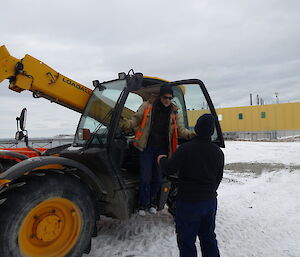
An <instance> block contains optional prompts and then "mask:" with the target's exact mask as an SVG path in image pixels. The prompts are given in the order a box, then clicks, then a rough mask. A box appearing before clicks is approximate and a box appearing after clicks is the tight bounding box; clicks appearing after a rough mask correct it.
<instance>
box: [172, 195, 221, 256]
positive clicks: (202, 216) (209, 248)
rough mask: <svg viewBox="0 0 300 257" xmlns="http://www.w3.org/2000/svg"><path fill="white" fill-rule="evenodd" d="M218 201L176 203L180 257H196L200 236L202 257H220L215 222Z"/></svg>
mask: <svg viewBox="0 0 300 257" xmlns="http://www.w3.org/2000/svg"><path fill="white" fill-rule="evenodd" d="M216 212H217V199H211V200H205V201H199V202H183V201H180V200H178V201H177V203H176V215H175V222H176V233H177V244H178V248H179V252H180V257H196V256H197V248H196V246H195V242H196V238H197V236H198V238H199V241H200V246H201V252H202V257H219V256H220V253H219V249H218V244H217V240H216V234H215V232H214V230H215V220H216Z"/></svg>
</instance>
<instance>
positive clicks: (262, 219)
mask: <svg viewBox="0 0 300 257" xmlns="http://www.w3.org/2000/svg"><path fill="white" fill-rule="evenodd" d="M224 153H225V158H226V170H225V173H224V179H223V181H222V183H221V185H220V188H219V190H218V193H219V197H218V203H219V208H218V214H217V222H216V223H217V224H216V233H217V239H218V242H219V248H220V251H221V256H223V257H248V256H249V257H250V256H251V257H282V256H287V257H288V256H290V257H299V256H300V215H299V214H300V185H299V184H300V142H288V143H286V142H234V141H230V142H226V149H224ZM197 247H198V250H199V244H198V242H197ZM198 253H199V256H201V254H200V251H198ZM85 256H86V257H96V256H97V257H100V256H101V257H113V256H117V257H156V256H159V257H160V256H161V257H169V256H178V250H177V245H176V236H175V231H174V223H173V219H172V217H171V216H170V215H169V214H168V212H167V210H163V211H162V212H160V213H159V214H157V215H151V214H147V215H146V217H139V216H137V215H134V216H133V217H132V218H131V219H130V220H128V221H117V220H112V219H110V218H105V217H104V218H103V219H102V220H101V222H100V223H99V235H98V236H97V237H96V238H94V239H93V241H92V249H91V252H90V254H89V255H85Z"/></svg>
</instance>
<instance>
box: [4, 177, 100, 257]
mask: <svg viewBox="0 0 300 257" xmlns="http://www.w3.org/2000/svg"><path fill="white" fill-rule="evenodd" d="M25 182H26V184H24V183H20V184H19V186H17V184H16V185H15V186H11V187H10V189H9V190H8V191H7V192H5V193H4V194H1V195H0V203H1V198H2V199H4V198H6V201H5V202H4V203H3V204H2V205H0V256H1V257H2V256H3V257H21V256H26V257H32V256H34V257H37V256H47V257H61V256H68V257H78V256H82V254H83V253H85V252H86V250H87V249H89V247H90V243H91V236H92V233H93V230H94V225H95V206H94V202H93V198H92V196H91V193H90V190H89V189H88V188H87V187H86V186H85V185H83V184H82V182H81V181H80V180H79V179H77V178H75V177H73V176H67V175H65V174H47V175H44V176H31V177H28V178H27V179H26V180H25ZM22 184H23V185H22ZM57 199H58V200H57ZM2 201H3V200H2ZM56 201H57V202H56ZM52 202H54V206H56V207H55V209H54V210H51V211H50V212H51V213H52V214H49V213H50V212H49V210H48V209H49V208H52V206H51V204H52ZM65 202H66V203H70V204H71V205H70V206H71V207H72V210H71V211H70V212H71V214H72V216H76V217H75V218H72V216H71V218H69V219H68V218H66V220H63V219H62V220H63V221H62V220H59V218H57V217H60V216H59V215H61V214H62V213H63V211H64V206H63V208H62V210H60V209H59V208H60V207H59V204H60V203H63V204H64V203H65ZM45 203H46V204H48V205H47V206H46V207H44V209H41V210H39V213H40V216H38V217H37V216H34V217H32V215H33V214H34V212H35V211H38V210H37V209H38V208H41V207H40V206H43V204H45ZM49 203H50V205H49ZM56 203H57V205H56ZM49 206H50V207H49ZM57 206H58V207H57ZM66 206H67V205H66ZM45 208H46V209H45ZM47 208H48V209H47ZM46 210H47V212H46ZM45 213H46V214H45ZM45 215H46V216H45ZM47 215H48V216H47ZM56 215H58V216H56ZM68 215H69V214H68ZM45 217H46V218H45ZM66 217H68V216H66ZM78 217H79V218H78ZM30 219H31V220H32V221H30ZM36 219H39V222H36V224H35V225H33V226H32V227H36V226H39V228H35V229H32V230H33V231H35V232H33V233H35V234H31V232H30V233H29V234H31V235H29V234H28V231H27V232H26V233H24V226H25V225H24V224H27V225H28V224H31V223H30V222H33V223H34V222H35V220H36ZM72 219H74V220H75V221H79V222H77V223H76V222H75V223H70V222H71V220H72ZM28 220H29V222H27V221H28ZM26 222H27V223H26ZM47 222H50V223H51V226H50V225H48V223H47ZM61 222H62V223H61ZM61 224H63V225H61ZM70 224H71V226H70ZM74 224H75V225H74ZM78 224H79V225H78ZM27 225H26V226H27ZM26 226H25V228H26ZM49 226H50V227H49ZM58 226H59V229H58V228H57V227H58ZM73 227H74V229H75V228H76V227H77V230H76V231H75V230H74V231H72V230H73ZM48 228H50V232H51V233H52V234H51V233H50V234H49V233H48V232H49V231H46V232H45V230H47V229H48ZM67 228H68V230H67ZM38 229H39V230H38ZM41 230H44V232H43V231H41ZM65 230H66V233H71V234H70V236H67V237H66V236H65V235H69V234H64V233H65ZM29 231H31V228H30V229H29ZM39 233H40V234H41V235H42V236H39ZM43 233H44V234H43ZM47 233H48V234H47ZM22 234H23V235H22ZM54 234H55V236H54ZM57 235H58V236H57ZM62 235H64V236H62ZM74 235H75V236H74ZM21 236H25V240H24V239H23V238H24V237H21ZM28 238H30V239H28ZM70 238H71V239H70ZM31 239H32V240H35V243H37V244H40V243H41V244H44V245H47V244H49V243H50V244H52V243H53V245H54V244H55V243H56V242H60V241H61V242H62V243H63V247H62V248H64V247H65V245H68V244H69V248H68V249H64V250H62V251H60V250H59V251H60V252H57V249H56V250H55V251H52V252H51V251H50V253H49V248H47V247H45V249H46V250H45V249H43V247H41V249H40V250H41V251H46V252H45V253H43V255H42V254H37V253H36V251H35V250H32V252H31V250H29V253H28V247H27V248H26V251H27V253H26V252H25V253H24V249H25V248H24V247H22V245H26V244H25V243H24V242H27V241H29V243H31V242H30V240H31ZM26 240H27V241H26ZM58 240H60V241H58ZM63 240H65V241H66V242H65V243H64V242H63ZM68 240H69V241H68ZM70 240H71V241H72V240H73V243H71V244H70ZM40 241H41V242H40ZM27 244H28V243H27ZM30 247H31V246H29V249H31V248H30ZM38 247H39V246H38ZM21 248H22V249H23V250H21ZM38 250H39V249H38Z"/></svg>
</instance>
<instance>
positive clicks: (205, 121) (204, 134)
mask: <svg viewBox="0 0 300 257" xmlns="http://www.w3.org/2000/svg"><path fill="white" fill-rule="evenodd" d="M214 129H215V118H214V116H212V115H211V114H208V113H205V114H203V115H202V116H201V117H199V118H198V120H197V122H196V125H195V128H194V130H195V132H196V134H197V136H198V137H200V138H210V137H211V136H212V135H213V133H214Z"/></svg>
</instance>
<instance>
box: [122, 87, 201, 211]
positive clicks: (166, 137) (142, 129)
mask: <svg viewBox="0 0 300 257" xmlns="http://www.w3.org/2000/svg"><path fill="white" fill-rule="evenodd" d="M172 99H173V89H172V87H171V86H162V87H161V88H160V94H159V97H158V98H157V99H156V100H155V101H154V102H150V101H146V102H144V103H143V104H142V105H141V106H140V108H139V109H138V111H137V112H136V113H135V114H134V115H133V117H132V119H131V120H130V121H129V125H128V126H127V127H129V128H136V134H135V140H134V146H135V147H136V148H137V149H139V150H140V151H141V152H140V157H139V161H140V188H139V206H140V207H139V214H140V215H141V216H144V215H145V211H146V210H147V209H148V208H149V212H150V213H153V214H154V213H156V212H157V203H156V200H157V194H158V192H159V189H160V185H161V177H162V173H161V170H160V168H159V167H158V165H157V162H156V158H157V156H158V155H160V154H166V155H169V156H171V155H172V153H173V152H175V151H176V149H177V144H178V142H177V137H181V138H185V139H191V138H192V137H194V136H195V133H194V132H192V131H189V130H188V129H186V128H185V127H184V126H183V125H182V124H183V123H182V122H181V121H180V120H181V117H180V115H179V113H178V107H177V106H176V105H175V104H174V103H172V102H171V101H172Z"/></svg>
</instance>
